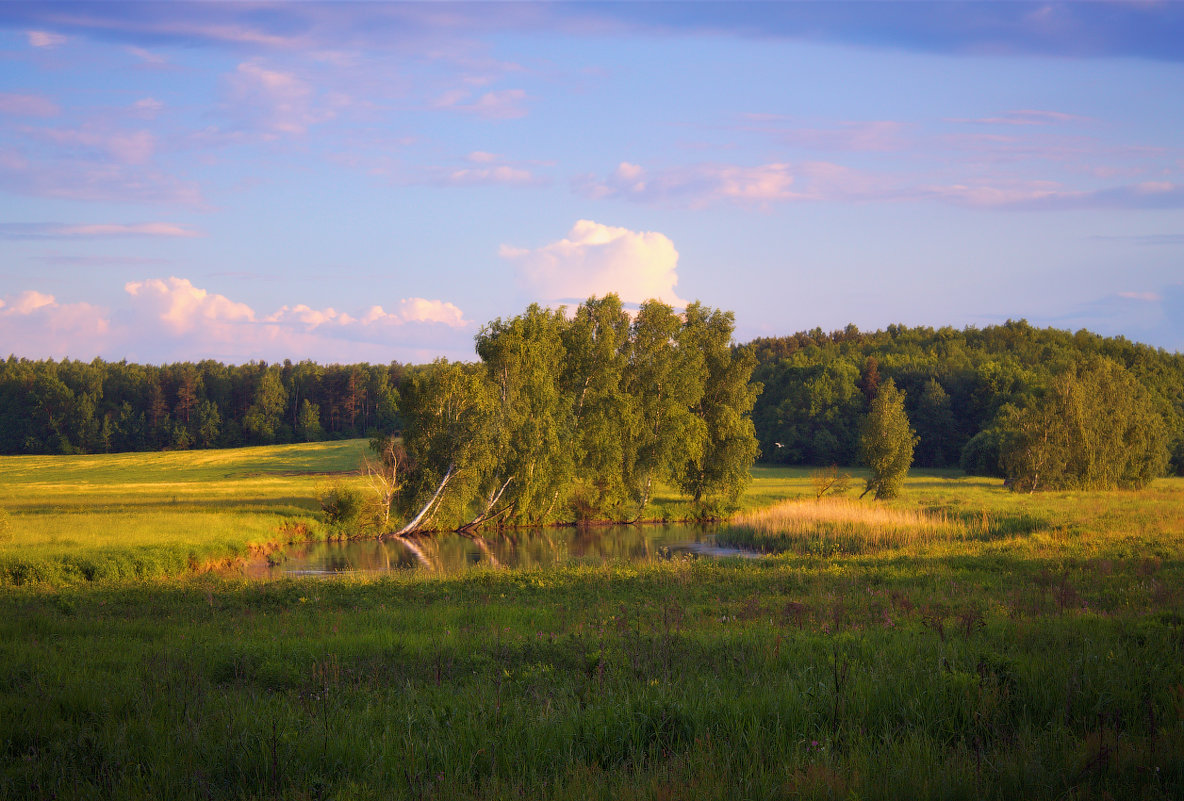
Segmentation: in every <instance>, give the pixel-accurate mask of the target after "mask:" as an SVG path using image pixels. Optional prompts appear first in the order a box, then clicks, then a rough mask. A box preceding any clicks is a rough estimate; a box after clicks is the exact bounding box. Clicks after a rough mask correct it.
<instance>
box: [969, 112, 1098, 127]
mask: <svg viewBox="0 0 1184 801" xmlns="http://www.w3.org/2000/svg"><path fill="white" fill-rule="evenodd" d="M1089 120H1090V118H1089V117H1080V116H1078V115H1076V114H1066V113H1064V112H1063V111H1042V110H1039V109H1019V110H1017V111H1009V112H1007V113H1006V114H1002V115H1000V116H997V117H979V118H974V119H967V118H957V119H948V120H946V122H955V123H969V124H973V125H1063V124H1067V123H1079V122H1088V121H1089Z"/></svg>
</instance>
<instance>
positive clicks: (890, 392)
mask: <svg viewBox="0 0 1184 801" xmlns="http://www.w3.org/2000/svg"><path fill="white" fill-rule="evenodd" d="M860 443H861V444H862V446H863V461H864V464H866V465H867V466H868V467H869V468H870V469H871V475H870V476H869V477H868V479H867V487H866V489H864V491H863V494H864V495H866V494H867V493H869V492H873V491H874V492H875V497H876V499H877V500H880V499H883V498H895V497H896V496H897V495H899V494H900V488H901V486H903V484H904V478H905V476H906V475H907V474H908V472H909V466H910V465H912V463H913V448H914V447H915V446H916V444H917V437H916V434H915V432H914V431H913V429H912V428H911V427H910V426H909V418H908V415H906V414H905V411H904V395H903V394H902V393H901V392H900V390H898V389H897V388H896V384H895V383H894V382H893V381H892V379H891V378H889V379H887V380H886V381H884V382H883V383H881V384H880V386H879V389H878V390H877V392H876V397H875V398H874V399H873V400H872V403H871V408H870V409H869V410H868V413H867V417H866V418H865V419H864V423H863V430H862V434H861V436H860Z"/></svg>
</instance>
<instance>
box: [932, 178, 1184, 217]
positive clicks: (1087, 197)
mask: <svg viewBox="0 0 1184 801" xmlns="http://www.w3.org/2000/svg"><path fill="white" fill-rule="evenodd" d="M910 199H925V200H942V201H947V202H953V203H958V204H964V205H968V206H973V207H979V208H995V209H1032V210H1040V209H1047V210H1065V209H1179V208H1184V186H1181V185H1179V184H1174V183H1171V182H1169V181H1150V182H1144V183H1140V184H1131V185H1125V186H1113V187H1108V188H1104V189H1088V190H1087V189H1070V188H1067V187H1064V186H1063V185H1061V184H1059V183H1056V182H1052V181H1028V182H1013V183H1009V184H987V183H978V184H951V185H945V186H926V187H920V188H918V189H917V190H916V191H915V192H912V193H911V195H910Z"/></svg>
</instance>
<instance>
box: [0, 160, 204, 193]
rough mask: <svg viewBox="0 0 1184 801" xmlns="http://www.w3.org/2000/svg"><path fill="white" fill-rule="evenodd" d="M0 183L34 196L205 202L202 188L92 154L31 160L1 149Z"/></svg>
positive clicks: (12, 189)
mask: <svg viewBox="0 0 1184 801" xmlns="http://www.w3.org/2000/svg"><path fill="white" fill-rule="evenodd" d="M0 185H2V186H3V187H4V188H5V189H6V190H7V191H9V192H14V193H17V194H23V195H34V196H36V197H53V198H65V199H69V200H87V201H97V202H100V203H143V204H148V205H152V206H154V207H155V206H160V205H162V204H164V205H177V206H192V207H204V206H205V200H204V198H203V197H202V193H201V189H200V188H199V187H198V185H197V184H196V183H194V182H192V181H183V180H181V179H179V178H177V177H176V176H173V175H169V174H167V173H164V172H161V171H159V170H155V169H152V168H151V167H149V166H147V165H140V164H121V163H117V162H114V161H103V160H98V159H95V158H93V157H81V158H80V157H66V158H59V159H54V160H46V161H39V162H34V161H33V160H31V159H30V158H29V157H27V156H26V155H25V154H24V153H21V152H19V151H15V150H12V149H0Z"/></svg>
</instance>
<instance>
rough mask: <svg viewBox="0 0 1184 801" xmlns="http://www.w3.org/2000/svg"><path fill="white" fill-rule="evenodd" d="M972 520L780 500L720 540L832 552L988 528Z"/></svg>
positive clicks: (838, 501)
mask: <svg viewBox="0 0 1184 801" xmlns="http://www.w3.org/2000/svg"><path fill="white" fill-rule="evenodd" d="M975 522H976V523H977V525H976V524H975V523H972V522H971V521H967V520H960V519H955V518H952V517H950V516H949V515H947V514H945V513H943V512H926V511H924V510H921V509H898V508H892V507H886V506H880V505H872V504H865V503H860V502H858V501H854V500H851V499H847V498H823V499H819V500H791V501H783V502H781V503H779V504H776V505H774V506H770V507H768V508H766V509H761V510H758V511H754V512H745V513H743V514H740V515H737V516H736V517H735V518H734V519H733V520H732V525H730V526H729V527H727V528H725V529H724V530H723V531H722V532H720V534H719V537H718V539H719V542H720V543H721V544H725V545H738V546H741V547H746V548H751V549H754V550H759V551H764V552H766V553H779V552H782V551H789V550H792V551H796V552H798V553H817V554H822V555H832V554H840V553H861V552H863V551H865V550H869V549H883V548H902V547H916V546H920V545H927V544H930V543H933V542H937V541H949V540H960V539H966V538H967V537H970V536H973V535H974V534H986V533H987V532H988V531H989V528H990V525H989V519H988V518H987V516H986V515H984V516H983V517H982V518H981V519H980V520H979V521H975Z"/></svg>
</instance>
